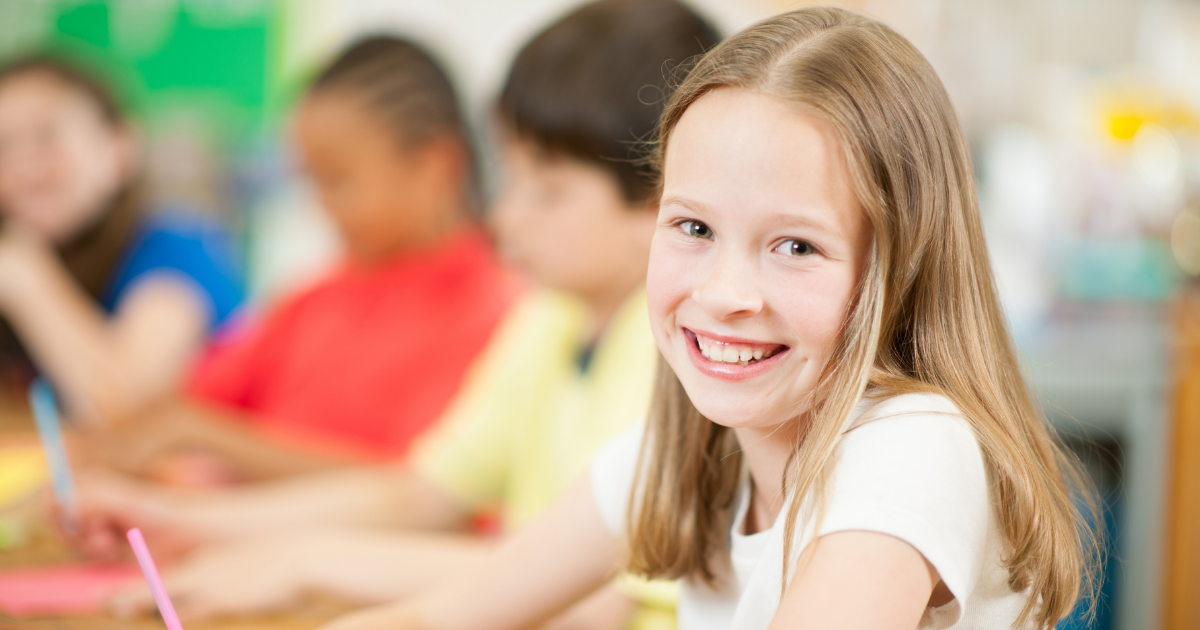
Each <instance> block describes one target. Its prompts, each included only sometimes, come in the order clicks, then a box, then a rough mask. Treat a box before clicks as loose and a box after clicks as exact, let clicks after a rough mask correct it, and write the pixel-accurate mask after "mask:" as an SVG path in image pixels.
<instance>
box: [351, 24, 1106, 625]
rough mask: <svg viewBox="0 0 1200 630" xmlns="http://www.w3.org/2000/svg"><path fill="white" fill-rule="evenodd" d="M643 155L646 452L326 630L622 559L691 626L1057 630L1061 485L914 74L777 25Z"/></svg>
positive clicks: (482, 619)
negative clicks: (658, 171) (661, 581)
mask: <svg viewBox="0 0 1200 630" xmlns="http://www.w3.org/2000/svg"><path fill="white" fill-rule="evenodd" d="M659 139H660V142H659V145H658V154H657V157H658V162H659V164H660V165H661V167H662V196H661V203H660V209H659V216H658V228H657V232H656V234H655V236H654V239H653V244H652V248H651V259H650V270H649V275H648V281H647V293H648V302H649V311H650V319H651V327H652V329H653V332H654V335H655V339H656V341H657V343H658V347H659V350H660V351H661V353H662V356H663V359H664V361H663V362H662V364H661V365H660V372H659V376H658V382H657V388H656V391H655V399H654V400H655V402H654V404H653V407H652V410H651V413H650V418H649V422H648V424H647V425H646V428H645V432H644V435H642V434H641V433H640V432H633V433H627V434H626V435H625V436H623V437H622V438H618V440H617V441H615V442H613V443H612V444H610V445H609V446H608V447H606V448H605V450H603V451H602V452H601V453H600V454H599V455H598V456H597V458H596V460H595V461H594V462H593V464H592V468H591V471H590V475H589V479H587V480H584V481H583V482H581V483H579V484H578V485H577V486H576V489H575V491H574V492H573V493H572V494H570V495H569V496H568V497H567V498H566V499H565V500H563V501H561V502H560V504H559V505H558V506H557V507H555V508H554V509H552V510H551V511H550V512H549V513H548V514H547V515H546V516H545V517H544V518H543V519H541V520H540V521H538V522H536V523H535V524H533V525H532V526H530V527H529V528H528V529H527V530H524V531H522V532H521V534H520V535H519V536H517V537H515V538H514V539H512V540H511V541H509V543H508V544H507V545H506V546H505V547H504V548H503V549H502V550H500V551H499V552H498V553H497V555H496V556H495V557H494V558H493V559H492V562H491V564H490V566H489V567H488V568H487V569H485V570H483V571H477V572H476V573H475V574H473V575H472V576H468V577H464V578H461V579H460V580H456V581H454V582H449V583H447V584H446V585H444V586H442V587H440V588H437V589H434V590H432V591H430V592H428V593H426V594H425V595H423V596H422V597H420V598H418V599H415V600H412V601H409V602H407V603H405V604H404V605H402V606H397V607H390V608H382V609H376V610H374V611H369V612H364V613H360V614H358V615H355V616H352V617H348V618H345V619H343V620H341V621H339V622H335V624H334V626H333V627H335V628H337V630H350V629H352V628H353V629H361V628H374V627H396V626H397V625H402V626H403V625H404V624H405V623H407V624H408V625H407V626H405V627H423V628H469V627H479V626H482V625H486V626H488V627H493V628H509V627H514V628H515V627H523V626H527V625H532V624H533V623H535V622H536V621H537V620H539V619H542V618H545V617H546V616H548V615H549V614H551V613H552V612H553V611H554V610H556V609H559V608H561V607H563V606H565V605H567V603H569V602H570V601H572V600H574V599H576V598H578V597H579V596H580V595H581V594H583V593H586V592H588V590H590V589H591V588H594V587H595V585H596V584H598V583H600V581H602V580H604V579H605V578H606V577H607V576H609V575H610V574H611V572H612V571H614V570H615V569H616V568H617V567H621V568H624V569H626V570H629V571H632V572H634V573H640V574H643V575H647V576H650V577H663V578H680V579H682V580H683V591H682V594H681V597H680V601H679V606H678V611H679V626H680V627H681V628H685V629H687V628H738V629H748V630H749V629H755V630H758V629H763V628H768V627H769V628H861V629H864V630H865V629H871V630H877V629H881V628H885V629H886V628H896V629H902V628H903V629H912V628H956V629H964V628H1012V627H1018V628H1050V627H1053V626H1054V624H1055V623H1057V622H1058V620H1059V619H1061V618H1062V617H1063V616H1065V615H1066V614H1067V613H1068V612H1069V611H1070V610H1071V608H1072V607H1073V606H1074V605H1075V602H1076V600H1077V598H1078V597H1079V596H1080V594H1081V593H1082V592H1084V591H1086V590H1087V588H1088V586H1089V585H1090V584H1092V583H1093V582H1094V573H1093V570H1092V568H1091V567H1092V566H1093V563H1092V557H1093V553H1094V546H1093V545H1092V544H1091V542H1090V540H1089V539H1088V537H1087V536H1086V530H1085V528H1084V526H1083V524H1082V519H1081V518H1080V517H1079V515H1078V514H1077V513H1076V510H1075V508H1074V507H1073V504H1072V502H1071V497H1070V488H1071V485H1069V483H1068V480H1069V481H1070V482H1071V484H1075V483H1078V482H1079V477H1078V475H1077V474H1076V473H1075V472H1074V467H1073V465H1071V464H1070V463H1069V462H1068V461H1067V460H1066V459H1065V458H1064V456H1063V454H1062V451H1061V450H1060V449H1059V447H1058V446H1057V445H1056V443H1055V441H1054V439H1053V438H1052V436H1051V435H1050V433H1049V431H1048V429H1047V428H1046V425H1045V424H1044V421H1043V420H1042V419H1041V417H1040V415H1039V413H1038V411H1037V409H1036V407H1035V406H1034V404H1033V401H1032V400H1031V399H1030V396H1029V394H1028V392H1027V390H1026V388H1025V385H1024V381H1023V380H1022V377H1021V374H1020V372H1019V370H1018V369H1017V367H1016V366H1017V363H1018V362H1017V359H1016V356H1015V352H1014V350H1013V347H1012V343H1011V341H1010V339H1009V335H1008V332H1007V331H1006V329H1005V327H1004V320H1003V317H1002V314H1001V312H1000V307H999V305H998V303H997V300H996V295H995V290H994V288H993V282H992V275H991V270H990V267H989V263H988V259H987V252H986V248H985V245H984V241H983V237H982V234H981V229H980V220H979V213H978V209H977V205H976V197H975V192H974V186H973V182H972V176H971V165H970V159H969V153H968V150H967V147H966V144H965V142H964V141H963V138H962V134H961V131H960V130H959V127H958V123H957V121H956V120H955V117H954V113H953V109H952V107H951V105H950V102H949V99H948V97H947V96H946V93H945V90H944V89H943V87H942V85H941V83H940V82H939V80H938V79H937V76H936V74H935V73H934V71H933V69H932V68H931V67H930V66H929V64H928V62H927V61H926V60H925V59H924V58H923V57H922V56H921V55H920V53H918V52H917V51H916V49H914V48H913V47H912V46H911V44H909V43H908V42H907V41H905V40H904V39H903V38H902V37H900V36H899V35H897V34H896V33H895V32H893V31H892V30H890V29H888V28H887V27H885V26H883V25H881V24H879V23H877V22H873V21H870V20H867V19H865V18H861V17H858V16H855V15H853V14H850V13H847V12H844V11H840V10H836V9H805V10H800V11H796V12H792V13H788V14H785V15H782V16H779V17H776V18H774V19H771V20H767V21H765V22H763V23H761V24H759V25H757V26H754V27H752V28H750V29H749V30H747V31H745V32H743V33H741V34H739V35H737V36H735V37H733V38H731V39H730V40H728V41H726V42H725V43H723V44H721V45H720V46H718V47H716V48H715V49H714V50H713V51H711V52H710V53H709V54H708V55H706V56H705V58H704V59H703V60H701V61H700V63H699V64H698V65H697V66H696V68H695V70H693V71H692V72H691V73H690V74H689V75H688V77H687V78H686V80H684V82H683V84H682V85H681V86H680V87H679V89H678V90H677V92H676V93H675V95H674V96H673V97H672V99H671V101H670V102H669V104H668V105H667V108H666V111H665V113H664V116H663V118H662V122H661V126H660V135H659ZM1081 532H1084V533H1081ZM464 601H470V602H474V605H472V606H464V605H462V602H464Z"/></svg>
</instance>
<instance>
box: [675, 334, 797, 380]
mask: <svg viewBox="0 0 1200 630" xmlns="http://www.w3.org/2000/svg"><path fill="white" fill-rule="evenodd" d="M683 334H684V336H685V337H686V338H687V341H688V345H689V346H690V348H689V352H688V354H689V355H691V358H692V363H693V364H695V365H696V367H697V368H699V369H700V370H701V371H702V372H704V373H706V374H709V375H710V376H716V377H718V378H722V379H726V380H730V379H732V380H741V379H743V378H749V377H751V376H754V375H756V374H759V373H761V372H763V371H765V370H767V369H769V367H770V366H771V365H774V364H775V363H777V362H778V360H779V357H781V356H782V355H783V354H784V353H786V352H787V351H788V350H789V348H788V346H785V345H783V344H780V343H761V342H755V341H750V340H746V339H733V338H729V337H718V336H716V335H712V334H707V333H698V332H695V331H692V330H689V329H687V328H683Z"/></svg>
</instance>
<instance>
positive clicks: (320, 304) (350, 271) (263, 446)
mask: <svg viewBox="0 0 1200 630" xmlns="http://www.w3.org/2000/svg"><path fill="white" fill-rule="evenodd" d="M293 131H294V139H295V144H296V146H297V148H298V150H299V154H300V158H301V164H302V167H303V168H304V170H305V172H306V174H307V175H308V176H309V177H310V178H311V179H312V181H313V183H314V184H315V188H316V191H317V193H318V196H319V197H320V201H321V203H322V206H323V207H324V208H325V210H326V211H327V212H328V213H329V214H330V215H331V217H332V218H333V220H334V223H335V224H336V225H337V228H338V230H339V232H340V235H341V237H342V239H343V241H344V244H345V248H346V251H347V252H348V257H347V260H346V261H345V262H344V263H343V264H342V265H341V267H340V268H339V269H337V270H336V271H334V272H333V273H332V274H330V275H329V276H328V277H326V278H325V279H324V280H323V281H320V282H318V283H317V284H316V285H315V286H312V287H311V288H309V289H307V290H304V291H301V292H299V293H297V294H295V295H292V296H291V297H289V298H287V299H285V300H283V302H282V303H281V304H279V305H277V306H276V307H275V308H274V309H273V310H271V311H270V312H269V313H268V314H267V316H266V317H265V318H264V319H263V320H262V321H261V322H260V323H259V324H258V325H257V326H254V327H252V328H251V329H250V330H248V331H245V334H243V335H242V336H241V337H239V338H237V339H235V340H232V342H231V343H228V344H226V345H224V346H223V347H219V348H217V349H216V350H214V352H213V353H212V354H211V356H209V357H208V358H207V359H206V360H204V361H202V362H201V364H200V365H199V366H198V367H197V369H196V370H195V373H194V375H193V378H192V380H191V385H190V388H189V394H190V396H191V398H192V399H193V401H194V403H193V404H185V405H175V406H174V407H173V408H172V409H171V410H169V411H168V412H167V413H160V414H158V418H156V419H155V420H156V422H158V425H159V426H158V427H157V433H158V436H157V437H156V438H154V439H152V440H149V441H150V442H152V445H151V446H147V447H145V448H143V449H136V448H135V449H133V450H134V451H138V450H141V451H143V452H141V453H137V454H135V457H137V458H139V459H141V461H140V462H137V463H138V464H145V463H146V462H147V461H148V460H149V459H150V457H149V456H150V455H151V454H154V455H156V456H157V455H158V454H160V453H162V452H164V451H178V448H179V447H181V446H182V447H186V448H188V449H196V448H197V447H200V448H202V449H203V452H204V453H205V457H210V456H211V454H212V453H216V454H219V455H220V457H221V458H222V461H223V462H224V464H225V465H231V466H232V469H233V476H234V477H240V478H245V477H261V476H274V475H278V474H287V473H291V472H298V471H301V470H305V469H311V468H313V467H320V466H322V465H326V464H329V463H337V462H345V461H348V460H349V461H353V460H358V461H362V460H363V459H378V460H382V459H394V458H395V457H397V456H400V455H403V454H404V452H405V450H406V449H407V447H408V445H409V443H410V442H411V441H412V439H413V438H414V437H415V436H417V435H418V434H420V433H421V432H422V431H424V430H425V429H426V428H428V427H429V426H430V424H431V423H433V422H434V420H435V419H436V418H438V417H439V416H440V415H441V413H442V411H443V409H444V408H445V407H446V406H447V404H448V403H449V401H450V400H451V398H452V397H453V396H454V394H455V393H456V391H457V389H458V387H459V383H460V381H461V380H462V378H463V376H464V373H465V372H466V370H467V368H468V366H469V365H470V363H471V361H472V359H473V358H474V357H475V355H476V354H477V353H478V352H479V351H480V350H482V349H483V347H484V345H485V344H486V343H487V341H488V339H489V337H490V336H491V334H492V331H493V329H495V327H496V326H497V324H498V323H499V322H500V320H501V318H502V317H503V315H504V313H505V311H506V309H507V308H508V306H509V305H510V304H511V303H512V301H513V298H514V297H515V295H516V293H517V285H516V283H515V282H514V281H513V280H512V279H511V278H510V276H509V275H508V274H507V273H506V271H505V270H504V269H503V268H502V266H501V265H500V263H499V262H498V261H497V259H496V258H495V256H494V254H493V251H492V249H491V246H490V244H489V243H488V241H487V240H486V238H485V237H484V235H483V233H482V231H481V230H480V228H479V227H478V226H477V225H476V224H475V222H474V221H473V220H472V219H471V216H472V212H471V210H472V208H471V206H472V202H473V201H474V198H475V195H474V190H473V187H472V184H473V182H474V179H473V172H472V171H473V166H474V164H473V159H472V154H471V149H470V144H469V141H468V139H467V138H468V136H467V131H466V128H465V126H464V124H463V122H462V118H461V115H460V113H459V107H458V104H457V101H456V99H455V96H454V91H453V89H452V88H451V85H450V83H449V81H448V79H447V78H446V76H445V74H444V73H443V72H442V71H441V69H440V68H439V67H438V66H437V64H436V63H435V62H434V61H433V60H432V59H431V58H430V57H429V56H428V55H427V54H426V53H425V52H423V51H422V50H421V49H419V48H418V47H416V46H414V45H412V44H410V43H408V42H404V41H401V40H397V39H393V38H385V37H376V38H372V39H369V40H366V41H363V42H361V43H359V44H357V45H355V46H354V47H352V48H350V49H349V50H347V51H346V52H345V53H343V54H342V55H341V56H340V57H339V58H338V59H336V60H335V61H334V62H333V63H332V64H331V65H330V66H329V67H328V68H326V69H325V70H324V71H323V72H322V73H321V74H320V75H319V76H318V77H317V78H316V80H315V81H314V83H313V84H312V86H311V87H310V88H309V89H308V91H307V93H306V95H305V96H304V98H303V99H302V101H301V103H300V105H299V107H298V109H297V113H296V116H295V124H294V129H293ZM195 403H198V404H195ZM142 441H143V442H145V441H146V440H142ZM185 460H186V458H185ZM160 461H161V460H160ZM172 461H179V460H178V458H177V459H175V460H172ZM225 470H228V469H225ZM167 476H171V474H168V475H167ZM185 476H186V475H185Z"/></svg>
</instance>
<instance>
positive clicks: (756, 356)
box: [696, 338, 766, 364]
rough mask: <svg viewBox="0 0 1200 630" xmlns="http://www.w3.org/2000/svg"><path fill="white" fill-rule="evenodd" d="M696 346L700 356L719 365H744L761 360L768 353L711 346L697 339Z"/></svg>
mask: <svg viewBox="0 0 1200 630" xmlns="http://www.w3.org/2000/svg"><path fill="white" fill-rule="evenodd" d="M696 345H697V346H699V348H700V354H701V355H702V356H703V357H704V358H706V359H708V360H709V361H716V362H719V363H742V364H747V363H749V362H750V361H758V360H761V359H762V358H763V357H764V356H765V355H766V352H765V351H764V350H763V349H762V348H753V347H749V346H732V345H709V344H707V343H705V342H704V341H703V340H701V339H699V338H697V339H696Z"/></svg>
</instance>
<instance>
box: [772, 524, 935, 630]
mask: <svg viewBox="0 0 1200 630" xmlns="http://www.w3.org/2000/svg"><path fill="white" fill-rule="evenodd" d="M815 544H816V548H815V549H814V550H813V553H812V557H811V559H810V560H809V562H808V564H807V565H805V566H802V567H800V568H799V569H798V573H797V574H796V576H795V577H794V579H793V581H792V583H791V584H790V585H789V586H788V589H787V592H786V593H784V595H783V600H782V601H781V602H780V604H779V610H778V611H777V612H776V613H775V617H774V619H772V621H771V626H770V628H771V630H782V629H784V628H841V629H844V630H912V629H913V628H916V627H917V624H918V623H919V622H920V620H921V616H922V615H923V614H924V612H925V607H926V605H928V603H929V598H930V595H931V594H932V593H933V589H934V587H935V586H936V585H937V584H938V582H939V581H940V579H939V577H938V574H937V571H936V570H935V569H934V568H933V566H932V565H930V564H929V563H928V562H927V561H926V560H925V558H924V557H923V556H922V555H921V554H920V553H919V552H918V551H917V550H916V549H914V548H913V547H912V546H911V545H909V544H908V543H906V542H904V541H902V540H900V539H899V538H894V537H892V536H888V535H887V534H879V533H875V532H866V531H847V532H838V533H834V534H828V535H825V536H822V537H821V538H819V539H817V541H816V543H815Z"/></svg>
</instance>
